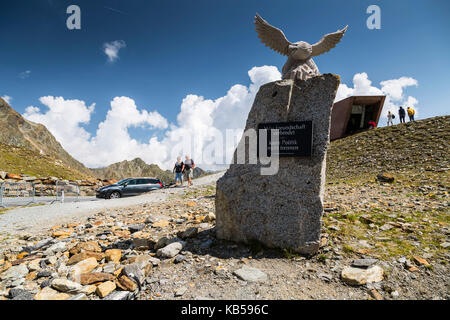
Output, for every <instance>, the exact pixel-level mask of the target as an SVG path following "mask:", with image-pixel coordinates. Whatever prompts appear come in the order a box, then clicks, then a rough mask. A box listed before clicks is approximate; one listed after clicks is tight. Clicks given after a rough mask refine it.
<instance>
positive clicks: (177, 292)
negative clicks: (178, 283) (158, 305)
mask: <svg viewBox="0 0 450 320" xmlns="http://www.w3.org/2000/svg"><path fill="white" fill-rule="evenodd" d="M186 291H187V288H186V287H181V288H178V289H176V290H175V297H181V296H182V295H184V294H185V293H186Z"/></svg>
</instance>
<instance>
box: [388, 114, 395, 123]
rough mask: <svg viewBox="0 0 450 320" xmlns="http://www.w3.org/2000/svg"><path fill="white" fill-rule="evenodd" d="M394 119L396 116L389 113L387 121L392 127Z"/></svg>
mask: <svg viewBox="0 0 450 320" xmlns="http://www.w3.org/2000/svg"><path fill="white" fill-rule="evenodd" d="M394 118H395V116H394V114H392V113H391V112H390V111H388V114H387V119H388V121H387V125H388V126H389V123H390V125H391V126H393V125H394V122H393V121H392V119H394Z"/></svg>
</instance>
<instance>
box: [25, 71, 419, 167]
mask: <svg viewBox="0 0 450 320" xmlns="http://www.w3.org/2000/svg"><path fill="white" fill-rule="evenodd" d="M248 76H249V79H250V83H249V84H248V85H243V84H235V85H233V86H231V87H230V88H229V89H228V91H227V92H226V94H225V95H224V96H222V97H219V98H217V99H208V98H206V97H204V96H201V95H197V94H189V95H187V96H186V97H185V98H184V99H183V100H182V102H181V105H180V110H179V113H178V116H177V118H176V120H175V121H174V122H172V123H169V122H168V121H167V120H166V119H165V118H164V117H163V116H161V114H159V113H158V112H157V111H156V110H153V111H148V110H146V109H144V108H141V107H138V106H137V105H136V103H135V101H134V100H133V99H132V98H129V97H115V98H114V99H113V100H112V101H111V103H110V109H109V110H108V112H107V113H106V116H105V119H104V120H103V121H102V122H101V123H100V124H99V125H98V127H97V130H96V132H95V134H92V135H91V134H90V133H89V132H87V131H86V130H85V129H84V128H83V125H85V124H88V123H89V122H90V119H91V115H92V113H93V112H94V108H95V104H91V105H89V106H88V105H87V104H86V103H85V102H84V101H80V100H65V99H64V98H62V97H52V96H48V97H42V98H41V99H40V101H41V103H42V104H43V105H44V106H45V107H46V110H41V109H40V108H38V107H33V106H30V107H28V108H27V109H26V112H25V114H24V116H25V117H26V118H27V119H29V120H32V121H35V122H39V123H42V124H44V125H45V126H47V128H48V129H49V130H50V131H51V132H52V133H53V134H54V135H55V137H56V138H57V139H58V141H59V142H60V143H61V144H62V146H63V147H64V148H65V149H66V150H67V151H68V152H69V153H70V154H72V155H73V156H74V157H75V158H76V159H78V160H79V161H81V162H83V163H84V164H85V165H86V166H88V167H101V166H107V165H109V164H111V163H114V162H118V161H123V160H132V159H134V158H136V157H140V158H142V159H143V160H144V161H146V162H147V163H155V164H158V165H159V166H161V167H162V168H164V169H171V167H172V166H173V162H174V161H175V159H176V157H177V156H182V155H184V154H189V155H191V156H192V158H193V159H194V160H195V161H196V163H197V164H199V165H200V166H201V167H202V168H205V169H217V168H221V167H223V166H224V165H226V163H227V161H226V160H229V159H230V158H231V156H232V153H233V151H234V149H235V146H236V145H237V143H238V141H239V139H240V137H241V135H242V131H243V129H244V127H245V122H246V119H247V115H248V112H249V111H250V108H251V106H252V103H253V100H254V98H255V95H256V93H257V91H258V89H259V87H260V86H261V85H262V84H265V83H267V82H271V81H275V80H279V79H280V78H281V74H280V72H279V71H278V69H277V68H276V67H274V66H261V67H253V68H252V69H251V70H249V71H248ZM412 80H414V79H411V78H405V77H402V78H399V79H392V80H387V81H383V82H382V83H380V87H377V86H374V85H373V84H372V82H371V81H370V80H369V77H368V75H367V74H366V73H358V74H356V75H355V76H354V77H353V84H352V85H351V86H349V85H347V84H341V85H340V87H339V89H338V93H337V97H336V101H337V100H341V99H343V98H346V97H348V96H350V95H387V99H386V104H385V109H386V110H385V111H383V112H384V113H383V114H385V113H386V112H387V109H392V110H394V109H395V108H396V107H397V106H398V105H399V104H400V103H401V104H403V105H406V104H410V105H414V106H416V105H417V103H418V101H417V99H415V98H414V97H411V96H407V97H405V92H404V91H405V88H406V87H409V86H411V85H417V81H415V80H414V81H412ZM392 101H395V104H394V103H393V102H392ZM394 111H395V113H397V109H395V110H394ZM136 127H140V128H144V129H148V130H151V131H149V132H150V133H151V136H150V138H149V139H148V141H138V140H136V139H135V138H133V137H132V136H131V135H130V132H129V131H130V129H131V128H136ZM228 129H231V130H233V132H232V133H233V134H234V135H235V136H234V141H231V143H230V141H229V140H228V141H227V140H226V134H227V130H228ZM215 155H218V156H219V157H218V158H215V157H214V156H215Z"/></svg>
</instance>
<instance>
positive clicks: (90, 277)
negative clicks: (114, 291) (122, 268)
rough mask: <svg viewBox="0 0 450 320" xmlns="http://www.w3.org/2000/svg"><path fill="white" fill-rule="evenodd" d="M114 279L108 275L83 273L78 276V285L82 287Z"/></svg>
mask: <svg viewBox="0 0 450 320" xmlns="http://www.w3.org/2000/svg"><path fill="white" fill-rule="evenodd" d="M114 279H115V277H114V276H113V275H112V274H110V273H102V272H91V273H83V274H81V276H80V283H81V284H82V285H88V284H93V283H98V282H105V281H114Z"/></svg>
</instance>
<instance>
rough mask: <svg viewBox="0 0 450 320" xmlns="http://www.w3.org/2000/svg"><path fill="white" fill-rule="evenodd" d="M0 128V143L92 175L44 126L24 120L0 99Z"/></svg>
mask: <svg viewBox="0 0 450 320" xmlns="http://www.w3.org/2000/svg"><path fill="white" fill-rule="evenodd" d="M0 128H1V130H0V143H2V144H4V145H10V146H15V147H22V148H25V149H29V150H32V151H36V152H37V153H42V154H45V155H47V156H50V157H53V158H55V159H59V160H61V161H62V162H63V163H64V165H65V166H66V167H68V168H69V169H71V168H72V169H75V170H78V171H80V172H82V173H83V174H85V175H92V173H91V172H90V170H89V169H88V168H86V167H85V166H84V165H83V164H82V163H81V162H79V161H77V160H75V159H74V158H73V157H72V156H71V155H70V154H69V153H68V152H67V151H66V150H64V148H63V147H62V146H61V144H60V143H59V142H58V141H57V140H56V139H55V137H54V136H53V135H52V134H51V133H50V131H48V130H47V128H46V127H45V126H43V125H42V124H38V123H34V122H31V121H28V120H26V119H24V118H23V117H22V116H21V115H20V114H19V113H17V112H16V111H15V110H14V109H13V108H11V107H10V106H9V105H8V104H7V103H6V101H4V100H3V99H1V98H0ZM2 169H3V168H2ZM3 170H5V169H3Z"/></svg>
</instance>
